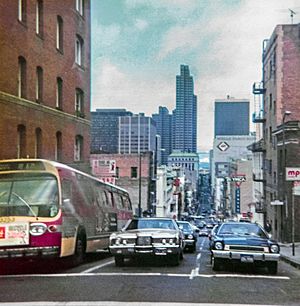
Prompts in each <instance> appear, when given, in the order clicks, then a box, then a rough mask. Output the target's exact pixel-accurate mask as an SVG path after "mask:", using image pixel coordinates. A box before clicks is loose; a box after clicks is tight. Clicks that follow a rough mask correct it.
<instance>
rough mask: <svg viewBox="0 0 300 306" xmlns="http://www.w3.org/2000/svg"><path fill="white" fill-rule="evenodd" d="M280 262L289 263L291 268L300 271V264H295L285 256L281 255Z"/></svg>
mask: <svg viewBox="0 0 300 306" xmlns="http://www.w3.org/2000/svg"><path fill="white" fill-rule="evenodd" d="M280 260H282V261H285V262H287V263H289V264H290V265H291V266H293V267H295V268H297V269H300V263H298V262H295V261H293V260H291V259H290V258H289V257H287V256H285V255H282V254H281V255H280Z"/></svg>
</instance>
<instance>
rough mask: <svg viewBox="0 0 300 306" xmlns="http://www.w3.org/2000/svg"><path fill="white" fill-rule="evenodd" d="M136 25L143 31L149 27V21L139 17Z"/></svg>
mask: <svg viewBox="0 0 300 306" xmlns="http://www.w3.org/2000/svg"><path fill="white" fill-rule="evenodd" d="M135 27H136V28H137V29H138V30H140V31H142V30H144V29H146V28H147V27H148V22H147V21H146V20H142V19H137V20H136V22H135Z"/></svg>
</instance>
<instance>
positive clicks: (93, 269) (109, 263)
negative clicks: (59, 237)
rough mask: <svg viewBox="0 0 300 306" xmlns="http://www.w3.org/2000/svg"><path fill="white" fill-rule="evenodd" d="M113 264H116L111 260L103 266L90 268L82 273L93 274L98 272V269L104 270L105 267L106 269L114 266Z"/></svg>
mask: <svg viewBox="0 0 300 306" xmlns="http://www.w3.org/2000/svg"><path fill="white" fill-rule="evenodd" d="M113 263H114V261H113V260H110V261H108V262H105V263H103V264H101V265H98V266H95V267H92V268H89V269H87V270H84V271H82V272H81V273H91V272H93V271H95V270H97V269H101V268H103V267H105V266H109V265H111V264H113Z"/></svg>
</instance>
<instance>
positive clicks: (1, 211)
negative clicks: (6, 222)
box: [0, 173, 58, 217]
mask: <svg viewBox="0 0 300 306" xmlns="http://www.w3.org/2000/svg"><path fill="white" fill-rule="evenodd" d="M57 213H58V186H57V180H56V178H55V177H54V176H51V175H43V174H38V175H33V174H26V175H25V174H24V173H22V174H16V173H15V174H9V175H2V176H1V179H0V216H35V217H52V216H55V215H56V214H57Z"/></svg>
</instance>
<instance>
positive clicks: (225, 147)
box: [217, 141, 229, 152]
mask: <svg viewBox="0 0 300 306" xmlns="http://www.w3.org/2000/svg"><path fill="white" fill-rule="evenodd" d="M217 148H218V149H219V150H220V151H222V152H225V151H226V150H228V149H229V144H228V143H227V142H225V141H222V142H220V143H219V144H218V145H217Z"/></svg>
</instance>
